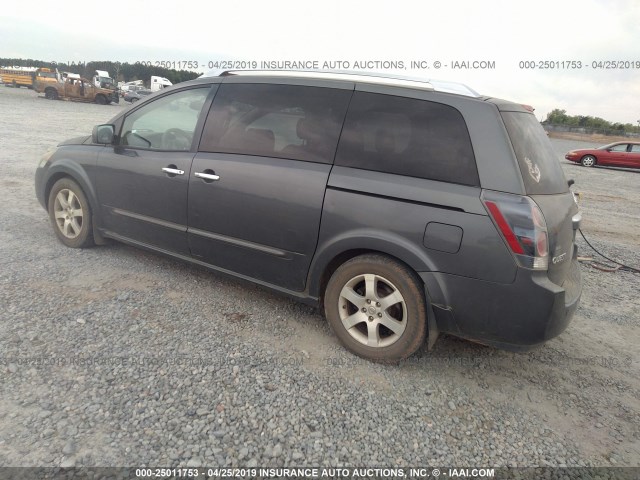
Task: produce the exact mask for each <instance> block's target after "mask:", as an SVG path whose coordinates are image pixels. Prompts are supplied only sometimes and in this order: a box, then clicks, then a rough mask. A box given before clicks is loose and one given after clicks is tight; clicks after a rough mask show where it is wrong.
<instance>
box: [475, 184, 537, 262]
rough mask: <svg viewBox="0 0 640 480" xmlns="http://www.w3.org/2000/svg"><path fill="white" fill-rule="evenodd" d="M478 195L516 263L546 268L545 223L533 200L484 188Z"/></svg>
mask: <svg viewBox="0 0 640 480" xmlns="http://www.w3.org/2000/svg"><path fill="white" fill-rule="evenodd" d="M481 198H482V202H483V203H484V205H485V207H486V209H487V211H488V212H489V216H490V217H491V219H492V220H493V222H494V223H495V225H496V227H498V230H499V231H500V233H501V234H502V236H503V237H504V239H505V241H506V242H507V245H508V246H509V249H510V250H511V252H512V253H513V255H514V257H515V258H516V261H517V262H518V264H519V265H520V266H521V267H525V268H531V269H533V270H546V269H547V268H548V266H549V237H548V235H547V223H546V222H545V220H544V216H543V215H542V212H541V211H540V208H538V206H537V205H536V203H535V202H534V201H533V200H532V199H531V198H529V197H524V196H521V195H511V194H508V193H499V192H492V191H488V190H485V191H483V192H482V197H481Z"/></svg>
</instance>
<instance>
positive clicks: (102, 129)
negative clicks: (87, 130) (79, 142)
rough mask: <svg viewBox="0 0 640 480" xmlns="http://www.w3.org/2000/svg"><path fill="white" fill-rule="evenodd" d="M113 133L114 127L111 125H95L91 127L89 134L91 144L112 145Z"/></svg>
mask: <svg viewBox="0 0 640 480" xmlns="http://www.w3.org/2000/svg"><path fill="white" fill-rule="evenodd" d="M115 131H116V127H115V126H113V125H96V126H95V127H93V132H91V141H92V142H93V143H100V144H105V145H110V144H112V143H113V137H114V136H115Z"/></svg>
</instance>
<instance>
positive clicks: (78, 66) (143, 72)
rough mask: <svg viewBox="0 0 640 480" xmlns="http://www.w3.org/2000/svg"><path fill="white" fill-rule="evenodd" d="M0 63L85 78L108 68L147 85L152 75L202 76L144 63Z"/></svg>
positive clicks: (178, 78) (10, 60) (174, 77)
mask: <svg viewBox="0 0 640 480" xmlns="http://www.w3.org/2000/svg"><path fill="white" fill-rule="evenodd" d="M0 65H1V66H4V67H16V66H19V67H47V68H52V69H53V68H57V69H58V70H59V71H60V72H71V73H77V74H79V75H80V76H82V77H84V78H89V79H90V78H91V77H93V76H94V75H95V71H96V70H106V71H107V72H109V75H110V76H111V77H112V78H113V79H114V80H115V81H116V83H117V82H131V81H134V80H142V81H143V82H144V83H145V85H147V86H148V85H149V81H150V79H151V76H152V75H157V76H159V77H164V78H166V79H168V80H169V81H170V82H171V83H174V84H175V83H180V82H185V81H187V80H193V79H194V78H197V77H199V76H200V74H199V73H197V72H191V71H189V70H172V69H168V68H162V67H154V66H149V65H144V64H142V63H127V62H110V61H99V62H84V63H75V62H71V63H63V62H45V61H43V60H33V59H24V58H0Z"/></svg>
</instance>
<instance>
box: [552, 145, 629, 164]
mask: <svg viewBox="0 0 640 480" xmlns="http://www.w3.org/2000/svg"><path fill="white" fill-rule="evenodd" d="M564 158H566V159H567V160H569V161H571V162H576V163H580V164H581V165H583V166H585V167H594V166H596V165H601V166H611V167H626V168H640V142H615V143H610V144H608V145H603V146H602V147H598V148H586V149H580V150H571V151H570V152H567V154H566V155H565V156H564Z"/></svg>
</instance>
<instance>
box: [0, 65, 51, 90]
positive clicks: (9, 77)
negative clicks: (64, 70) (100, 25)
mask: <svg viewBox="0 0 640 480" xmlns="http://www.w3.org/2000/svg"><path fill="white" fill-rule="evenodd" d="M0 78H2V82H3V83H4V84H5V85H6V86H8V87H15V88H18V87H28V88H33V85H34V83H35V82H36V81H39V82H42V83H57V82H60V81H61V78H60V73H59V72H58V69H57V68H54V69H51V68H46V67H40V68H36V67H0Z"/></svg>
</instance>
